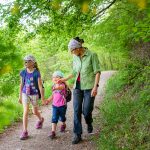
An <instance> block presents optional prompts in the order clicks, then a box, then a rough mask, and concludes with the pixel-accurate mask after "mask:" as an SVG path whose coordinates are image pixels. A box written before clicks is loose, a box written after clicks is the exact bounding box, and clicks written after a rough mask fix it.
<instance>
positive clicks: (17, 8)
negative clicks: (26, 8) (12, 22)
mask: <svg viewBox="0 0 150 150" xmlns="http://www.w3.org/2000/svg"><path fill="white" fill-rule="evenodd" d="M10 11H11V13H12V15H16V14H19V12H20V7H19V5H18V4H14V6H13V7H12V8H11V10H10Z"/></svg>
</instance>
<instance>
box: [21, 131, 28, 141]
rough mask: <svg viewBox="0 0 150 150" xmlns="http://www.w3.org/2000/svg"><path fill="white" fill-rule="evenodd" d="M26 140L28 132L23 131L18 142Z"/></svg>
mask: <svg viewBox="0 0 150 150" xmlns="http://www.w3.org/2000/svg"><path fill="white" fill-rule="evenodd" d="M27 138H28V132H27V131H23V132H22V133H21V135H20V140H26V139H27Z"/></svg>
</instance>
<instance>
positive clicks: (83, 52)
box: [62, 37, 101, 144]
mask: <svg viewBox="0 0 150 150" xmlns="http://www.w3.org/2000/svg"><path fill="white" fill-rule="evenodd" d="M83 42H84V41H83V39H80V38H79V37H76V38H74V39H72V40H70V42H69V44H68V48H69V50H70V52H71V53H72V54H73V72H72V74H71V75H69V76H68V77H67V78H64V79H62V81H67V80H69V79H71V78H73V77H75V83H74V88H73V107H74V129H73V131H74V134H75V136H74V139H73V141H72V144H77V143H79V142H80V141H81V140H82V138H81V135H82V122H81V115H82V113H83V115H84V118H85V121H86V124H87V131H88V133H92V131H93V126H92V122H93V119H92V111H93V107H94V99H95V96H96V95H97V90H98V86H99V80H100V74H101V72H100V63H99V60H98V56H97V54H96V53H93V52H91V51H90V50H88V49H87V48H85V47H82V43H83Z"/></svg>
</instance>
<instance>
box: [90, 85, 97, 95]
mask: <svg viewBox="0 0 150 150" xmlns="http://www.w3.org/2000/svg"><path fill="white" fill-rule="evenodd" d="M97 89H98V88H97V87H94V88H93V89H92V91H91V97H95V96H96V95H97Z"/></svg>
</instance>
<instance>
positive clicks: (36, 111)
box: [32, 106, 42, 121]
mask: <svg viewBox="0 0 150 150" xmlns="http://www.w3.org/2000/svg"><path fill="white" fill-rule="evenodd" d="M32 111H33V114H35V115H36V116H37V117H38V119H39V120H40V121H41V120H42V117H41V114H40V112H39V111H38V106H36V107H32Z"/></svg>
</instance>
